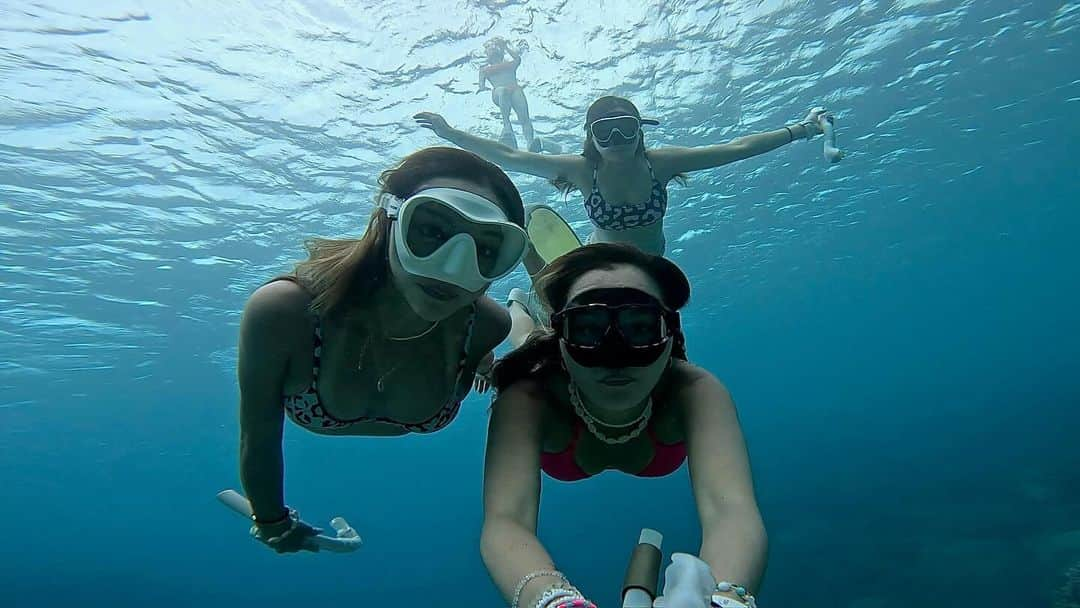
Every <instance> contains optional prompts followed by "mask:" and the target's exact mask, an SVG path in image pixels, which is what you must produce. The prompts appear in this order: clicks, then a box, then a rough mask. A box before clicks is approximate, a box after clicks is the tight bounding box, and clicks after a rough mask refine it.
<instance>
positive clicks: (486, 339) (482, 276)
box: [237, 148, 525, 553]
mask: <svg viewBox="0 0 1080 608" xmlns="http://www.w3.org/2000/svg"><path fill="white" fill-rule="evenodd" d="M379 185H380V186H381V190H380V192H379V195H378V200H379V202H380V204H379V205H378V206H377V207H376V208H375V210H374V211H373V212H372V214H371V219H370V220H369V222H368V225H367V229H366V230H365V231H364V234H363V236H361V237H360V238H356V239H314V240H312V241H309V242H308V243H307V249H308V253H309V257H308V259H307V260H304V261H302V262H300V263H299V264H297V265H296V268H295V270H294V271H293V272H291V273H289V274H287V275H284V276H280V277H277V278H276V279H272V280H271V281H269V282H267V283H266V284H264V285H263V286H262V287H260V288H259V289H257V290H256V291H255V293H253V294H252V295H251V297H250V298H249V299H248V302H247V304H246V306H245V308H244V314H243V317H242V319H241V322H240V348H239V357H238V362H237V366H238V377H239V382H240V478H241V481H242V483H243V485H244V490H245V493H246V494H247V498H248V499H249V501H250V502H251V506H252V510H253V511H254V515H253V519H254V524H255V526H254V530H255V537H256V538H257V539H258V540H260V541H261V542H263V543H265V544H266V545H268V546H269V547H270V548H272V549H273V550H275V551H277V552H279V553H289V552H294V551H300V550H317V546H315V545H314V544H313V543H312V539H311V537H312V536H313V535H315V534H317V533H318V531H317V530H316V529H314V528H312V527H311V526H309V525H307V524H306V523H304V522H303V521H301V520H300V518H299V516H298V515H297V513H296V512H295V511H293V510H292V509H289V508H288V507H287V506H286V503H285V498H284V489H283V485H284V475H283V473H284V458H283V454H282V449H281V440H282V428H283V426H284V422H285V420H286V419H290V420H292V421H293V422H294V423H295V424H296V425H297V426H300V427H301V428H303V429H305V430H308V431H311V432H313V433H318V434H323V435H365V436H394V435H404V434H407V433H432V432H434V431H437V430H439V429H441V428H444V427H445V426H446V425H448V424H449V423H450V422H451V421H452V420H454V418H455V417H456V415H457V413H458V409H459V407H460V405H461V401H462V399H464V397H465V395H466V394H467V393H468V392H469V389H470V386H471V384H472V379H473V375H474V373H475V371H476V369H477V367H478V365H480V364H481V363H482V362H490V360H491V359H492V349H493V348H494V347H495V346H496V345H498V344H499V343H500V342H502V340H503V339H504V338H505V337H506V335H507V332H508V331H509V329H510V319H509V315H508V313H507V311H506V309H505V308H503V307H502V306H500V305H499V304H497V303H495V302H494V301H492V300H491V299H490V298H488V297H486V296H485V295H484V292H485V291H486V289H487V287H488V285H489V284H490V283H491V281H493V280H495V279H497V278H498V277H500V276H503V275H505V274H506V273H508V272H510V271H511V270H513V268H514V266H516V265H517V263H518V261H519V260H520V259H521V256H522V255H523V253H524V250H525V236H524V232H523V231H522V227H523V225H524V223H525V210H524V207H523V205H522V202H521V195H520V194H519V193H518V191H517V188H516V187H515V186H514V184H513V183H512V182H511V181H510V179H509V178H508V177H507V176H506V174H505V173H503V171H502V170H501V169H499V168H498V167H496V166H495V165H493V164H491V163H489V162H487V161H485V160H483V159H481V158H480V157H478V156H476V155H475V154H472V153H470V152H466V151H464V150H458V149H454V148H428V149H425V150H420V151H418V152H416V153H413V154H411V155H409V156H408V157H406V158H405V160H404V161H403V162H402V163H401V164H400V165H398V166H397V167H394V168H392V169H389V170H387V171H385V172H383V174H382V175H381V176H380V178H379ZM340 466H344V467H348V468H349V470H350V475H355V474H358V475H359V476H358V477H356V479H357V481H360V482H362V480H363V479H364V478H365V477H364V476H365V474H368V472H369V470H371V469H374V468H377V466H378V465H377V463H374V464H368V463H351V462H350V463H340ZM371 475H372V477H373V478H379V477H382V475H380V474H379V473H378V472H377V471H372V472H371ZM378 496H379V494H378V492H377V491H375V492H374V493H373V494H372V500H376V499H378Z"/></svg>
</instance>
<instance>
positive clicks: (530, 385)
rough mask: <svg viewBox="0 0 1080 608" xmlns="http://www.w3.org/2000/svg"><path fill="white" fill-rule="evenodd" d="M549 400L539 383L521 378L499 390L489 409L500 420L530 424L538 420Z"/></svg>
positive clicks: (547, 392) (546, 391) (544, 389)
mask: <svg viewBox="0 0 1080 608" xmlns="http://www.w3.org/2000/svg"><path fill="white" fill-rule="evenodd" d="M550 398H551V395H550V393H549V391H548V389H547V388H546V387H545V386H544V385H543V384H542V383H541V382H540V381H538V380H536V379H534V378H522V379H521V380H518V381H516V382H514V383H513V384H511V385H510V386H507V387H506V388H504V389H502V390H500V391H499V396H498V398H497V399H495V402H494V403H493V404H492V406H491V408H492V412H493V414H494V415H495V416H496V417H498V418H500V419H503V420H507V419H509V420H514V421H516V422H517V423H521V422H530V423H532V422H535V421H538V420H540V418H541V414H542V413H543V411H544V409H545V408H544V407H543V406H544V405H546V404H547V403H548V400H549V399H550Z"/></svg>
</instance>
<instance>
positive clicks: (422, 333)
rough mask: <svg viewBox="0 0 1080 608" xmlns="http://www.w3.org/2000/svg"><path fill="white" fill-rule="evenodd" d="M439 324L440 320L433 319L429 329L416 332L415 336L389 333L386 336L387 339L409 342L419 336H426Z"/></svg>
mask: <svg viewBox="0 0 1080 608" xmlns="http://www.w3.org/2000/svg"><path fill="white" fill-rule="evenodd" d="M438 324H439V322H438V321H432V322H431V325H429V326H428V328H427V329H425V330H424V331H422V332H420V333H418V334H416V335H415V336H404V337H401V338H399V337H397V336H390V335H388V336H386V339H387V340H393V341H394V342H408V341H409V340H416V339H417V338H423V337H424V336H426V335H428V334H430V333H431V330H433V329H435V326H436V325H438Z"/></svg>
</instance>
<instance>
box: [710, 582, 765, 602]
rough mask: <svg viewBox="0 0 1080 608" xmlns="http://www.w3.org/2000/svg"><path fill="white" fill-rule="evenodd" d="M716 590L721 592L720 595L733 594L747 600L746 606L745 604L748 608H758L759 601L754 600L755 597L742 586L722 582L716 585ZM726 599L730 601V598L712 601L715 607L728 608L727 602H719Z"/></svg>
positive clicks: (714, 598)
mask: <svg viewBox="0 0 1080 608" xmlns="http://www.w3.org/2000/svg"><path fill="white" fill-rule="evenodd" d="M716 590H717V591H719V592H720V593H727V592H733V593H734V594H735V595H737V596H739V599H741V600H746V604H744V605H745V606H748V607H749V608H757V600H756V599H754V596H752V595H750V592H748V591H747V590H746V587H743V586H742V585H736V584H735V583H729V582H727V581H721V582H719V583H716ZM725 599H726V600H729V601H730V598H724V597H721V598H716V597H713V599H712V602H713V605H715V606H720V607H721V608H727V607H726V606H725V603H726V602H722V601H719V600H725Z"/></svg>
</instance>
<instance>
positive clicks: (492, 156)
mask: <svg viewBox="0 0 1080 608" xmlns="http://www.w3.org/2000/svg"><path fill="white" fill-rule="evenodd" d="M413 118H415V119H416V122H417V124H419V125H420V126H421V127H425V128H427V129H431V130H432V131H434V132H435V134H436V135H438V136H439V137H441V138H443V139H445V140H447V141H450V142H451V143H454V144H455V145H457V146H460V147H462V148H464V149H466V150H468V151H469V152H472V153H473V154H476V155H478V156H480V157H482V158H485V159H487V160H489V161H491V162H493V163H495V164H496V165H499V166H500V167H502V168H503V169H506V170H508V171H519V172H521V173H528V174H529V175H535V176H537V177H543V178H545V179H558V178H565V179H567V180H569V181H571V182H574V183H577V182H578V181H580V180H579V174H580V173H581V172H582V171H584V170H585V159H584V158H583V157H581V156H578V155H575V154H536V153H533V152H525V151H523V150H516V149H514V148H511V147H510V146H504V145H503V144H501V143H499V142H497V141H495V140H491V139H485V138H483V137H478V136H476V135H473V134H471V133H466V132H465V131H461V130H459V129H455V128H453V127H451V126H450V125H449V124H448V123H447V122H446V119H445V118H443V117H442V116H440V115H438V114H435V113H434V112H420V113H419V114H416V115H415V116H413Z"/></svg>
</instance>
